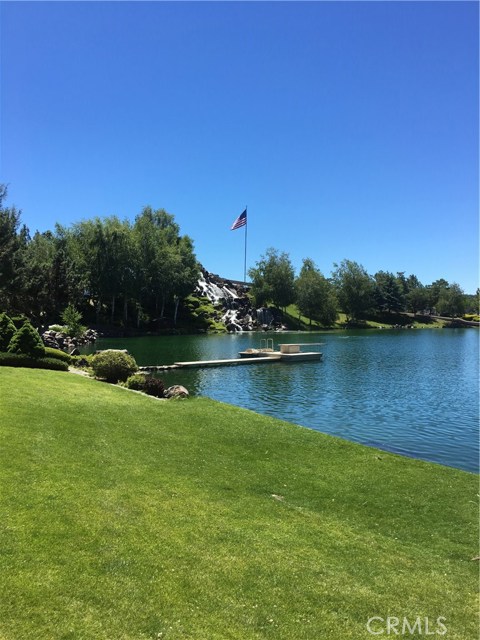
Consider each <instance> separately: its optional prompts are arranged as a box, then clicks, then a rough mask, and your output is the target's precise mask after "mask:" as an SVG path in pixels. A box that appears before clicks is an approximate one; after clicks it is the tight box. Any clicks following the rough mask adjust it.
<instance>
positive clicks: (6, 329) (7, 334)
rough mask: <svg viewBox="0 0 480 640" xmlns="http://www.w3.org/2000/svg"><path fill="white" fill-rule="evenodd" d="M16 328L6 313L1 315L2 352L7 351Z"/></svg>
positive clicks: (0, 346) (0, 339)
mask: <svg viewBox="0 0 480 640" xmlns="http://www.w3.org/2000/svg"><path fill="white" fill-rule="evenodd" d="M16 330H17V329H16V327H15V325H14V324H13V322H12V320H11V318H9V317H8V316H7V314H6V313H0V351H6V350H7V349H8V345H9V344H10V340H11V339H12V338H13V336H14V334H15V332H16Z"/></svg>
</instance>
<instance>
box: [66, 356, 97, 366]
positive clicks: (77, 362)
mask: <svg viewBox="0 0 480 640" xmlns="http://www.w3.org/2000/svg"><path fill="white" fill-rule="evenodd" d="M93 358H94V356H93V355H80V356H70V362H71V364H73V366H74V367H91V366H92V360H93Z"/></svg>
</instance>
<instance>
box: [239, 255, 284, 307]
mask: <svg viewBox="0 0 480 640" xmlns="http://www.w3.org/2000/svg"><path fill="white" fill-rule="evenodd" d="M248 275H249V277H250V279H251V281H252V288H251V291H252V294H253V296H254V298H255V302H256V305H257V306H262V305H263V304H265V303H266V302H272V303H273V304H274V305H275V306H276V307H278V308H280V309H285V308H286V307H287V306H288V305H289V304H291V303H292V302H294V301H295V270H294V268H293V266H292V263H291V261H290V257H289V255H288V253H285V252H282V253H279V252H278V251H277V250H276V249H273V248H270V249H268V250H267V252H266V254H265V255H264V256H262V257H261V258H260V260H259V261H258V262H257V263H256V267H255V268H252V269H250V270H249V272H248Z"/></svg>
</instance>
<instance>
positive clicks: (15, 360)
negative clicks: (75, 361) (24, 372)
mask: <svg viewBox="0 0 480 640" xmlns="http://www.w3.org/2000/svg"><path fill="white" fill-rule="evenodd" d="M1 366H3V367H25V368H28V369H51V370H52V371H68V364H67V363H66V362H63V361H62V360H58V359H57V358H33V357H32V356H28V355H25V354H23V353H0V367H1Z"/></svg>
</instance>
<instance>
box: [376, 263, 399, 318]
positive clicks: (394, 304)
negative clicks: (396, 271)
mask: <svg viewBox="0 0 480 640" xmlns="http://www.w3.org/2000/svg"><path fill="white" fill-rule="evenodd" d="M374 280H375V283H374V291H373V294H374V298H375V303H376V307H377V309H378V310H379V311H402V310H403V309H404V307H405V297H404V292H403V291H404V289H403V287H402V285H401V284H400V283H399V281H398V279H397V278H396V277H395V276H394V275H393V273H390V272H388V271H378V272H377V273H376V274H375V275H374Z"/></svg>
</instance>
